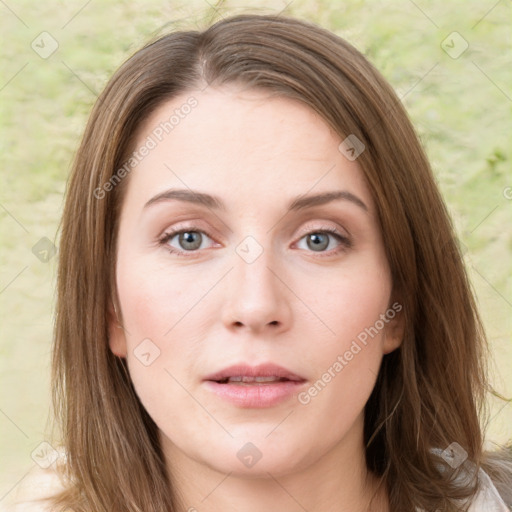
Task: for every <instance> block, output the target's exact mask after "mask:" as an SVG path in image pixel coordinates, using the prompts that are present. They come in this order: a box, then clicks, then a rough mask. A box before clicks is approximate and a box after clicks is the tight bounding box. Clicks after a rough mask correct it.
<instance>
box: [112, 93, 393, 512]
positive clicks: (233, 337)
mask: <svg viewBox="0 0 512 512" xmlns="http://www.w3.org/2000/svg"><path fill="white" fill-rule="evenodd" d="M190 96H194V97H195V98H196V99H197V102H198V105H197V107H196V108H195V109H194V110H193V111H192V112H191V113H190V114H189V115H188V116H187V117H185V118H184V119H182V120H180V124H179V125H177V126H176V127H175V128H174V130H173V131H172V132H171V133H170V134H169V135H168V136H167V137H165V139H164V140H163V141H162V142H160V143H159V144H158V145H157V146H156V147H155V148H154V149H152V150H151V151H150V153H149V154H148V155H147V156H146V157H145V158H144V160H143V161H142V162H141V163H140V164H139V165H138V166H137V167H136V169H134V170H133V171H132V173H131V175H130V177H129V182H128V183H127V185H128V187H127V190H126V195H125V197H124V202H123V207H122V211H121V221H120V230H119V238H118V258H117V262H116V271H117V287H118V290H117V291H118V297H119V304H118V314H119V321H120V322H121V323H122V325H123V327H124V329H123V328H121V327H120V326H119V324H118V321H117V319H116V317H115V314H112V315H111V327H110V347H111V350H112V351H113V352H114V353H115V354H116V355H118V356H119V357H124V358H126V359H127V361H128V366H129V370H130V375H131V377H132V380H133V382H134V385H135V389H136V391H137V393H138V395H139V397H140V399H141V401H142V403H143V405H144V407H145V408H146V410H147V411H148V413H149V414H150V416H151V417H152V418H153V420H154V421H155V423H156V424H157V426H158V428H159V431H160V439H161V443H162V447H163V450H164V453H165V456H166V460H167V465H168V468H169V472H170V474H171V476H172V481H173V487H174V489H175V490H177V491H178V493H179V495H180V496H181V498H182V507H183V508H182V510H183V512H184V511H186V510H188V509H189V508H190V510H193V509H192V508H191V507H194V508H195V509H196V510H197V511H199V512H214V511H216V512H217V511H219V510H222V511H225V512H228V511H239V510H243V511H244V512H261V511H262V510H266V511H269V512H272V511H275V512H277V511H279V512H283V511H289V512H296V511H297V512H299V511H303V510H304V509H305V510H308V511H315V512H332V511H333V510H337V511H339V512H349V511H350V512H357V511H367V510H370V509H369V507H368V499H369V497H370V495H371V494H372V493H373V492H374V491H375V490H376V478H375V477H374V476H372V475H371V474H370V473H368V471H367V469H366V465H365V461H364V443H363V410H364V406H365V403H366V402H367V400H368V397H369V396H370V393H371V391H372V389H373V387H374V384H375V380H376V376H377V374H378V370H379V365H380V363H381V360H382V357H383V356H384V354H386V353H389V352H391V351H393V350H395V349H396V348H397V347H398V346H399V344H400V342H401V339H402V329H403V326H402V325H401V321H400V315H396V317H395V318H394V319H393V320H392V321H389V322H387V323H386V324H385V327H384V328H383V329H381V330H380V331H379V333H378V335H377V336H375V337H373V338H372V339H371V341H370V342H369V343H368V344H367V345H366V346H364V348H363V349H362V350H361V351H360V352H359V353H357V355H355V356H354V357H353V359H352V360H351V361H349V362H348V364H347V365H346V366H344V368H343V370H342V371H341V372H339V373H336V374H335V375H336V376H335V377H334V378H332V379H331V381H330V382H329V383H328V384H327V385H326V386H325V387H324V388H323V389H322V391H321V392H319V393H318V394H317V396H315V397H313V398H312V399H311V401H310V402H309V403H307V404H306V405H304V404H302V403H300V402H299V400H298V398H297V395H295V396H293V397H291V398H290V399H288V400H286V401H285V402H283V403H280V404H278V405H276V406H272V407H268V408H263V409H253V408H243V407H238V406H236V405H233V404H232V403H228V402H226V401H225V400H223V399H222V398H219V397H218V396H216V395H214V394H213V393H212V392H211V391H209V390H208V389H206V388H205V385H204V382H203V380H202V379H203V378H204V377H205V376H207V375H208V374H210V373H212V372H214V371H217V370H221V369H223V368H225V367H226V366H229V365H231V364H234V363H239V362H244V363H247V364H249V365H257V364H260V363H268V362H272V363H275V364H278V365H281V366H284V367H286V368H287V369H289V370H291V371H293V372H295V373H297V374H299V375H301V376H303V377H304V378H305V379H306V381H307V382H306V383H305V384H304V387H303V388H301V391H303V392H305V391H307V390H308V389H309V388H310V387H311V386H312V385H313V384H314V383H315V382H316V381H317V380H318V379H320V378H321V377H322V375H323V374H324V373H325V372H326V371H327V370H328V368H330V367H332V366H333V363H334V362H335V361H336V360H337V357H338V356H339V355H340V354H344V353H345V352H346V351H347V350H348V349H349V348H350V346H351V343H352V341H353V340H354V339H356V337H357V335H358V334H360V333H361V332H362V331H363V330H364V329H365V328H368V327H370V326H373V325H375V322H376V320H378V319H379V317H380V315H382V314H384V313H385V312H386V311H387V310H388V309H389V307H390V305H391V304H392V303H393V301H394V300H395V298H394V297H392V296H391V289H392V283H391V277H390V270H389V266H388V262H387V259H386V256H385V252H384V244H383V240H382V235H381V233H380V229H379V226H378V222H377V216H376V211H375V205H374V202H373V200H372V197H371V194H370V191H369V189H368V186H367V185H366V182H365V180H364V178H363V173H362V171H361V169H360V167H359V165H358V163H357V160H356V161H349V160H348V159H347V158H345V156H344V155H343V154H342V153H341V152H340V151H339V149H338V146H339V144H340V142H341V141H342V140H343V139H342V138H340V137H339V136H338V135H336V134H335V133H334V132H333V131H332V130H331V129H330V128H329V127H328V125H327V124H326V123H325V122H324V121H323V120H322V119H321V118H320V117H319V116H318V115H316V114H315V113H314V112H313V111H312V110H311V109H309V108H308V107H306V106H304V105H302V104H301V103H298V102H295V101H292V100H290V99H285V98H270V97H269V96H268V94H266V93H264V92H258V91H242V90H240V89H237V88H234V87H223V88H221V89H213V88H207V89H206V90H205V91H203V92H201V91H199V90H192V91H190V92H187V93H185V94H182V95H181V96H179V97H176V98H173V99H172V100H171V101H167V102H166V103H164V104H162V105H161V106H160V107H159V108H158V109H157V110H156V111H154V112H153V113H152V115H151V116H150V117H149V118H148V119H147V120H146V122H145V123H144V124H143V126H141V127H140V129H139V133H138V138H137V141H136V144H135V148H138V147H140V146H141V145H142V144H143V143H144V141H145V140H146V138H147V136H148V135H150V134H151V132H152V130H153V129H154V128H155V127H156V126H158V124H159V123H160V122H162V121H164V120H166V119H169V117H170V115H171V114H172V112H173V110H174V109H176V108H179V107H180V105H183V104H184V103H185V102H186V100H187V98H189V97H190ZM169 189H184V190H188V191H189V190H194V191H197V192H203V193H208V194H211V195H214V196H216V197H217V198H218V199H219V200H220V201H222V202H223V203H224V205H225V208H224V209H222V208H221V209H215V208H213V207H212V206H211V207H207V206H204V205H199V204H192V203H189V202H186V201H179V200H176V199H172V200H171V199H161V200H158V201H154V202H153V203H152V204H150V205H147V206H145V205H146V204H147V203H148V201H150V200H151V199H152V198H154V197H156V196H158V195H159V194H162V193H163V192H165V191H167V190H169ZM332 191H344V192H348V193H350V194H351V195H352V196H353V197H352V196H350V197H352V199H350V198H349V196H348V194H345V195H344V197H343V198H341V199H338V200H335V201H331V202H328V203H325V204H321V205H316V206H313V207H308V208H304V209H301V210H297V211H294V210H293V211H289V212H287V209H286V208H287V205H288V203H289V202H291V201H292V200H293V199H295V198H296V197H300V196H304V195H314V194H319V193H322V192H332ZM354 198H357V200H356V199H354ZM173 229H176V230H180V229H183V230H184V231H187V232H189V233H190V232H193V234H192V235H191V236H190V235H189V237H190V238H188V239H185V240H183V239H182V238H181V239H180V236H179V234H178V235H174V236H172V237H167V239H166V238H165V237H166V234H169V233H170V231H171V230H173ZM325 229H335V230H336V231H337V232H338V233H339V234H340V236H341V237H342V238H341V239H338V238H337V237H336V236H335V235H333V234H330V233H329V234H326V233H325V232H324V230H325ZM248 236H251V237H252V238H253V239H254V240H255V241H257V244H256V243H254V241H253V242H252V243H253V245H249V246H246V245H244V243H245V242H247V240H245V239H246V237H248ZM315 236H316V237H317V238H316V239H315V240H316V242H317V244H316V245H315V244H314V243H311V238H315ZM244 240H245V242H244ZM343 240H348V241H349V242H348V245H346V244H345V242H344V241H343ZM187 241H188V244H187ZM308 241H309V242H310V243H308ZM241 243H242V245H241V247H245V248H249V251H256V250H258V251H261V254H260V255H259V256H258V257H257V258H256V259H255V260H254V261H252V262H251V263H248V262H247V261H246V260H244V258H242V257H241V256H240V254H241V253H240V254H239V253H238V252H237V251H236V249H237V246H239V244H241ZM194 244H195V245H194ZM191 246H193V247H194V248H193V249H190V247H191ZM196 247H197V248H196ZM257 247H260V249H256V248H257ZM187 249H188V252H187ZM170 250H175V251H181V252H183V253H185V254H184V255H183V256H178V255H177V254H176V253H172V252H170ZM252 254H254V252H253V253H252ZM145 339H149V340H151V342H150V344H149V345H147V346H148V347H150V349H151V350H153V353H154V351H155V350H159V351H160V354H159V356H158V357H157V358H156V359H155V360H154V361H153V362H152V363H151V364H150V365H148V366H146V365H144V364H142V363H141V362H140V360H139V359H138V358H137V357H136V353H137V347H138V346H139V344H140V343H141V341H142V340H145ZM147 343H148V342H147V341H146V344H147ZM156 347H157V348H156ZM134 351H135V352H134ZM247 443H252V444H253V445H255V446H256V447H257V448H258V450H259V452H260V453H261V459H260V460H259V461H258V462H257V463H256V464H255V465H253V466H252V467H246V466H245V465H244V464H242V462H241V461H240V459H239V458H238V457H237V453H238V452H239V450H240V449H241V448H242V447H244V446H245V445H246V444H247ZM371 510H375V511H379V512H380V511H387V510H389V508H388V505H387V497H386V493H385V492H380V491H379V492H378V493H377V499H376V500H375V502H374V506H373V507H372V509H371Z"/></svg>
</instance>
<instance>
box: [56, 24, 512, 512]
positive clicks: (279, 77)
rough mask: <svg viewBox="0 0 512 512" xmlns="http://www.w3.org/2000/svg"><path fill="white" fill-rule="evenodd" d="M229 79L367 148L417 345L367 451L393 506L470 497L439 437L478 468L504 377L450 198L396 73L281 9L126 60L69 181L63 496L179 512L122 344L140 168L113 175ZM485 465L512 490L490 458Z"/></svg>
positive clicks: (160, 44) (101, 505)
mask: <svg viewBox="0 0 512 512" xmlns="http://www.w3.org/2000/svg"><path fill="white" fill-rule="evenodd" d="M227 83H238V84H240V85H242V86H244V87H248V88H258V89H264V90H266V91H268V92H270V93H272V94H275V95H277V96H284V97H287V98H292V99H296V100H297V101H300V102H302V103H305V104H307V105H309V107H310V108H312V109H313V110H314V111H316V112H317V113H318V114H319V115H320V116H322V118H323V119H324V120H325V121H326V122H327V123H328V124H329V125H330V126H331V127H332V128H333V130H335V132H336V133H337V134H339V135H340V136H342V137H343V138H345V137H347V136H349V135H355V136H356V137H357V138H358V139H359V140H361V141H362V142H363V143H364V145H365V151H363V152H362V153H361V154H360V156H359V157H358V163H359V165H360V167H361V169H362V170H363V172H364V175H365V177H366V180H367V183H368V186H369V187H370V190H371V192H372V194H373V198H374V200H375V203H376V207H377V211H378V214H379V222H380V227H381V230H382V233H383V239H384V241H385V248H386V253H387V258H388V261H389V265H390V268H391V272H392V280H393V295H394V296H395V297H399V299H400V303H401V304H402V305H403V314H404V320H405V334H404V339H403V343H402V345H401V347H400V348H399V349H397V350H395V351H394V352H392V353H390V354H388V355H386V356H384V359H383V362H382V366H381V368H380V374H379V376H378V380H377V383H376V386H375V388H374V390H373V393H372V395H371V397H370V399H369V401H368V403H367V405H366V409H365V426H364V435H365V441H366V462H367V466H368V468H369V470H371V471H372V472H374V473H375V474H376V475H377V476H380V477H381V481H382V483H383V484H384V485H386V488H387V490H388V494H389V497H390V506H391V510H393V511H403V510H413V509H414V507H419V508H422V509H425V510H434V509H440V510H455V505H454V502H453V500H455V499H458V498H465V497H469V496H471V495H472V494H473V493H474V492H475V488H476V479H470V480H469V481H468V482H467V483H466V484H465V485H461V484H460V483H459V484H456V482H455V480H454V478H455V477H456V476H457V475H458V473H459V472H460V470H461V468H462V467H463V466H464V465H462V466H460V467H459V468H458V469H452V468H451V466H450V465H448V464H444V470H443V471H439V469H438V467H439V464H440V463H443V460H444V459H443V457H440V456H439V454H436V453H434V452H433V451H432V448H439V449H441V450H444V449H445V448H447V447H449V446H452V447H453V446H454V445H453V443H457V445H456V446H457V447H461V448H462V449H463V450H464V451H465V452H466V453H467V456H468V460H469V461H471V462H472V463H474V464H475V465H476V467H480V466H481V465H482V464H483V463H484V461H485V460H486V459H485V454H484V453H483V450H482V443H483V431H482V427H481V424H480V421H481V419H482V417H483V414H484V412H485V407H484V405H485V400H486V393H487V391H489V390H490V387H489V385H488V380H487V371H486V366H485V361H486V357H487V346H486V341H485V336H484V332H483V329H482V325H481V321H480V319H479V316H478V313H477V310H476V306H475V301H474V298H473V295H472V291H471V288H470V285H469V283H468V278H467V275H466V272H465V269H464V266H463V262H462V258H461V254H460V252H459V249H458V245H457V243H456V237H455V234H454V230H453V227H452V225H451V222H450V219H449V216H448V213H447V210H446V207H445V205H444V203H443V201H442V198H441V196H440V193H439V191H438V188H437V186H436V184H435V179H434V176H433V174H432V171H431V169H430V167H429V163H428V161H427V159H426V156H425V154H424V151H423V149H422V147H421V145H420V143H419V141H418V138H417V136H416V134H415V132H414V129H413V127H412V125H411V123H410V121H409V119H408V117H407V114H406V112H405V110H404V108H403V106H402V104H401V102H400V100H399V99H398V98H397V96H396V95H395V93H394V91H393V90H392V88H391V87H390V85H389V84H388V83H387V82H386V80H385V79H384V78H383V77H382V75H381V74H380V73H379V72H378V71H377V70H376V69H375V68H374V67H373V66H372V65H371V64H370V63H369V62H368V61H367V60H366V58H365V57H364V56H363V55H362V54H361V53H359V52H358V51H357V50H356V49H355V48H354V47H352V46H351V45H350V44H349V43H347V42H346V41H345V40H343V39H342V38H340V37H337V36H336V35H334V34H332V33H330V32H329V31H327V30H324V29H322V28H320V27H317V26H315V25H312V24H310V23H307V22H305V21H300V20H297V19H293V18H289V17H284V16H274V15H239V16H233V17H230V18H227V19H224V20H222V21H219V22H217V23H216V24H214V25H212V26H211V27H209V28H207V29H206V30H204V31H182V32H175V33H171V34H168V35H165V36H163V37H161V38H159V39H157V40H156V41H154V42H152V43H151V44H148V45H147V46H145V47H144V48H142V49H141V50H140V51H138V52H137V53H135V55H133V56H132V57H131V58H130V59H129V60H128V61H127V62H125V63H124V64H123V65H122V66H121V67H120V69H119V70H118V71H117V72H116V73H115V75H114V76H113V78H112V79H111V80H110V82H109V83H108V85H107V87H106V89H105V90H104V92H103V93H102V94H101V96H100V97H99V99H98V101H97V102H96V105H95V107H94V109H93V111H92V114H91V116H90V119H89V122H88V124H87V127H86V131H85V134H84V136H83V140H82V143H81V145H80V148H79V150H78V152H77V155H76V159H75V163H74V168H73V171H72V175H71V178H70V181H69V183H68V190H67V198H66V204H65V211H64V215H63V222H62V232H61V241H60V260H59V272H58V298H57V315H56V329H55V345H54V356H53V390H54V408H55V411H56V415H57V417H58V418H59V419H60V425H61V435H62V439H63V444H64V448H65V450H66V454H67V462H66V466H65V471H66V473H67V476H68V477H69V479H70V487H69V489H68V490H67V491H65V492H64V493H62V494H61V495H60V496H59V497H57V498H56V500H55V503H57V504H59V505H64V506H68V507H71V508H72V509H73V510H75V511H89V512H90V511H96V512H100V511H108V512H113V511H126V510H130V511H141V512H142V511H144V512H151V511H154V512H161V511H163V510H167V511H173V510H177V505H178V501H177V498H176V496H175V495H174V490H173V486H172V482H171V481H169V478H168V475H167V473H166V468H165V463H164V458H163V454H162V451H161V447H160V445H159V442H158V435H157V427H156V425H155V424H154V422H153V421H152V419H151V418H150V417H149V415H148V414H147V413H146V411H145V410H144V408H143V407H142V405H141V403H140V402H139V400H138V398H137V395H136V393H135V391H134V389H133V387H132V383H131V380H130V376H129V373H128V371H127V367H126V363H125V361H124V360H123V359H121V358H118V357H116V356H114V355H113V354H112V352H111V351H110V350H109V347H108V332H109V330H108V325H109V324H108V322H109V318H108V311H109V308H110V307H111V304H112V303H114V304H115V303H116V290H115V261H116V234H117V228H118V221H119V211H120V205H121V202H122V200H123V193H124V190H125V188H126V185H127V183H128V182H129V179H130V178H129V172H128V170H127V168H126V167H125V171H126V172H125V173H124V174H127V176H126V177H124V179H122V180H120V183H119V184H117V182H116V183H114V182H113V181H112V180H113V179H114V178H116V176H117V178H119V174H120V173H119V170H120V169H121V168H123V166H125V164H126V158H127V156H128V155H130V152H131V151H133V150H134V148H133V147H132V146H133V136H134V134H135V133H136V130H137V129H138V127H139V126H140V125H141V123H142V121H144V120H145V119H146V118H147V116H148V115H149V114H150V113H151V112H152V111H153V110H154V109H155V108H156V107H158V106H159V105H160V104H162V103H163V102H164V101H166V100H168V99H170V98H172V97H175V96H176V95H178V94H180V93H183V92H186V91H187V90H190V89H191V88H192V87H197V86H198V85H202V86H208V85H209V86H214V87H218V86H222V84H227ZM132 172H136V170H135V171H132ZM107 183H110V184H111V185H112V186H108V187H106V186H105V184H107ZM114 185H116V186H114ZM507 460H510V459H507ZM507 464H508V462H502V463H501V466H502V467H504V468H505V467H506V466H507ZM484 467H487V468H488V469H489V472H490V474H491V475H492V476H494V477H495V479H496V482H498V483H499V482H500V481H501V482H503V483H504V484H508V485H510V482H511V480H510V476H507V473H506V471H501V472H500V471H499V467H498V465H497V464H495V465H492V463H491V461H490V459H489V460H488V461H487V466H484ZM507 478H508V480H507ZM504 492H505V491H504ZM507 499H511V500H512V498H511V497H510V496H508V497H507Z"/></svg>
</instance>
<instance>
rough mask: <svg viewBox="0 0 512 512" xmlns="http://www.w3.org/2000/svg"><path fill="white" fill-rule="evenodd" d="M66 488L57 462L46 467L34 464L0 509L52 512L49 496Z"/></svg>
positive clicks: (9, 511)
mask: <svg viewBox="0 0 512 512" xmlns="http://www.w3.org/2000/svg"><path fill="white" fill-rule="evenodd" d="M65 488H66V486H65V483H64V480H63V477H62V476H61V472H60V471H59V467H58V466H57V463H56V462H55V463H53V464H51V465H50V466H48V467H46V468H44V467H40V466H38V465H37V464H34V466H33V467H32V469H30V471H29V472H28V473H27V474H26V475H25V476H24V477H23V479H22V480H21V481H20V482H19V483H18V484H17V485H16V487H15V488H14V489H13V490H12V492H11V493H9V494H10V496H9V500H8V502H7V503H5V504H4V508H1V509H0V510H1V511H2V512H51V511H52V507H51V505H50V501H48V498H51V497H52V496H54V495H56V494H58V493H59V492H61V491H63V490H65ZM6 501H7V500H6Z"/></svg>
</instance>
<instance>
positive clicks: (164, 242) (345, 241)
mask: <svg viewBox="0 0 512 512" xmlns="http://www.w3.org/2000/svg"><path fill="white" fill-rule="evenodd" d="M187 232H194V233H202V234H205V235H206V236H207V237H208V238H210V239H212V240H213V238H212V237H211V236H210V235H209V234H208V233H207V232H205V231H204V230H202V229H199V228H196V227H195V226H190V227H187V228H181V229H176V230H171V231H168V232H165V233H164V234H163V235H162V237H161V238H160V239H159V245H161V246H165V248H166V249H167V250H168V251H169V252H170V253H171V254H175V255H176V256H180V257H185V258H187V257H189V258H190V257H193V256H194V255H195V254H197V252H198V251H199V250H200V249H195V250H193V251H179V250H177V249H175V248H174V247H171V246H170V245H168V242H169V241H170V240H172V239H173V238H174V237H175V236H176V235H179V234H181V233H187ZM319 233H322V234H329V235H332V236H334V237H335V238H336V239H337V240H338V241H339V242H340V245H339V247H337V248H336V249H331V250H330V251H327V252H323V251H322V252H319V253H317V254H318V257H320V258H322V257H326V256H333V255H336V254H338V253H340V252H342V251H346V250H347V249H350V248H351V247H352V242H351V240H350V239H349V238H347V237H346V236H344V235H342V234H341V233H339V232H338V231H337V230H336V229H334V228H331V227H325V228H320V229H315V230H312V231H309V232H308V233H306V234H305V235H303V236H302V237H301V238H299V241H300V240H302V239H303V238H305V237H306V236H308V235H312V234H319ZM333 251H334V252H333ZM309 252H313V253H314V252H315V251H309Z"/></svg>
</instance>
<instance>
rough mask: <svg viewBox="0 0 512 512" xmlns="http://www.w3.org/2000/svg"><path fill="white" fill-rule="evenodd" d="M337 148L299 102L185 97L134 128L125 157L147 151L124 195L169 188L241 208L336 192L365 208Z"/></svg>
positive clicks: (237, 93)
mask: <svg viewBox="0 0 512 512" xmlns="http://www.w3.org/2000/svg"><path fill="white" fill-rule="evenodd" d="M191 105H194V106H193V107H190V106H191ZM148 141H152V142H151V144H148ZM341 141H342V137H340V136H339V135H338V134H336V133H335V132H334V131H333V130H332V129H331V128H330V127H329V125H328V124H327V123H326V122H325V121H324V120H323V119H322V118H321V117H320V116H319V115H318V114H317V113H316V112H314V111H313V110H312V109H311V108H310V107H308V106H307V105H305V104H303V103H300V102H299V101H296V100H292V99H290V98H284V97H276V96H270V94H269V93H268V92H266V91H262V90H241V89H239V88H236V87H233V86H231V87H225V86H224V87H222V88H220V89H215V88H210V87H208V88H207V89H206V90H205V91H199V90H191V91H188V92H185V93H182V94H180V95H179V96H177V97H175V98H173V99H171V100H168V101H166V102H165V103H163V104H161V105H160V106H159V107H158V108H157V109H156V110H155V111H154V112H153V113H152V114H151V115H150V116H149V117H148V118H147V119H146V120H145V122H144V123H143V124H142V125H141V126H140V127H139V129H138V133H137V137H136V143H135V145H134V148H133V149H134V150H137V149H138V148H142V147H143V146H144V145H145V144H146V145H148V146H149V145H151V146H152V149H151V150H150V151H149V152H147V154H146V156H144V158H143V159H141V161H140V163H138V165H137V167H136V169H135V170H134V171H133V172H132V173H131V176H130V181H131V182H132V183H131V184H130V186H129V188H130V189H131V190H132V191H136V193H137V195H139V196H140V195H141V194H142V195H145V196H150V195H151V194H155V193H158V192H160V191H161V189H162V188H163V187H168V188H170V187H175V186H179V187H180V188H184V187H189V188H192V189H196V190H198V189H205V188H207V189H208V190H209V191H211V192H212V193H216V194H218V195H225V193H226V191H230V192H233V191H236V193H237V197H239V199H240V200H243V201H247V200H250V199H251V198H252V200H255V199H256V198H257V197H266V198H267V200H270V199H271V198H274V199H277V198H278V197H283V196H285V197H288V196H293V195H297V194H301V193H307V192H308V191H309V190H312V191H316V192H320V191H324V190H327V189H329V188H340V187H342V188H349V189H351V191H352V192H354V193H355V192H357V194H358V195H359V196H361V197H362V198H363V200H365V202H366V203H367V204H369V205H370V204H371V197H370V195H369V191H368V189H367V186H366V183H365V180H364V176H363V173H362V171H361V169H360V168H359V166H358V164H357V162H356V161H350V160H348V159H347V158H345V156H343V154H342V153H341V152H340V150H339V145H340V143H341ZM288 192H289V193H288ZM260 193H261V194H263V195H262V196H260V195H259V194H260ZM234 199H236V198H234Z"/></svg>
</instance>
